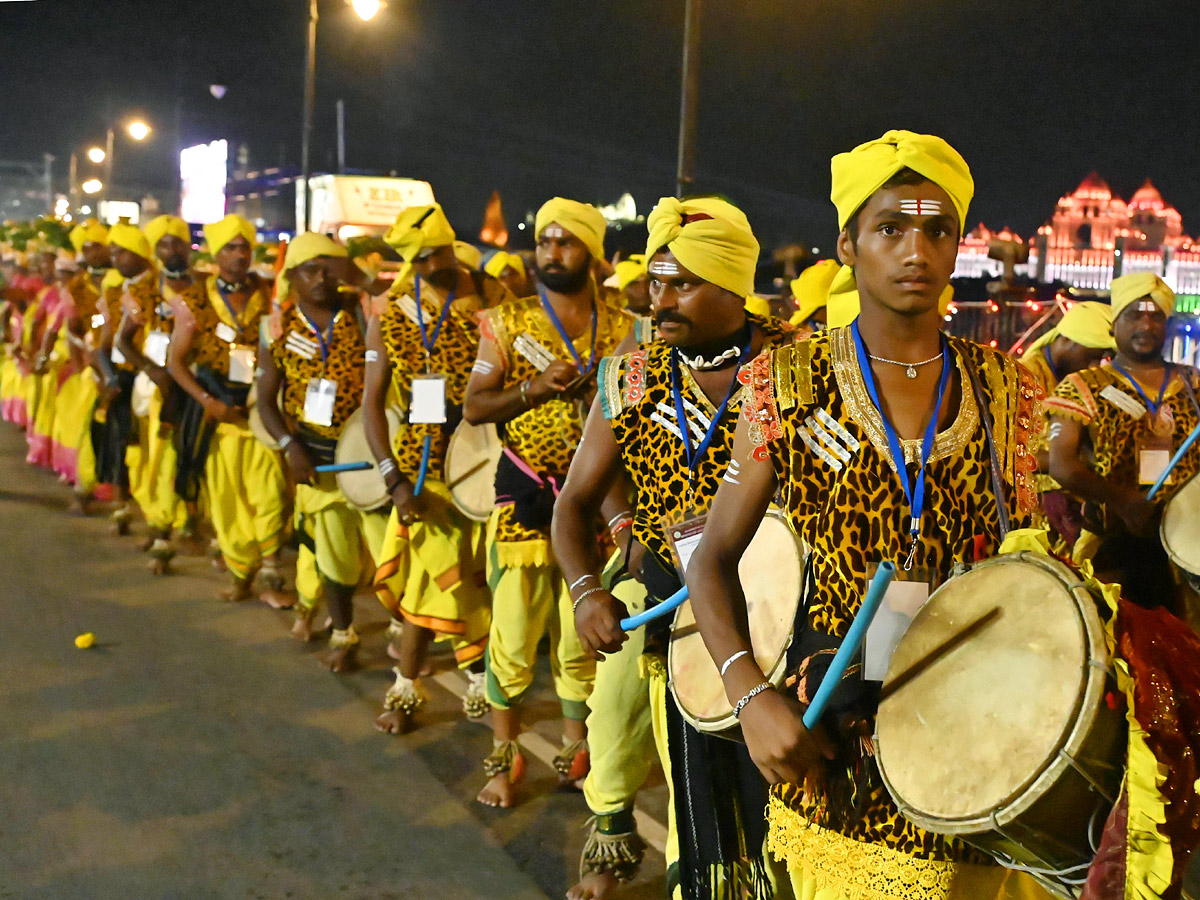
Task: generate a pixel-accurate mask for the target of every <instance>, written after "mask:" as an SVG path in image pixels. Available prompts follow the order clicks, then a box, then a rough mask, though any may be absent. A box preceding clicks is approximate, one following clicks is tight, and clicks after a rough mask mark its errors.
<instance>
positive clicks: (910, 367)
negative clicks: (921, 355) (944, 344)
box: [867, 350, 946, 378]
mask: <svg viewBox="0 0 1200 900" xmlns="http://www.w3.org/2000/svg"><path fill="white" fill-rule="evenodd" d="M945 352H946V351H945V350H943V351H942V352H941V353H939V354H938V355H937V356H931V357H929V359H926V360H923V361H921V362H915V363H906V362H900V360H898V359H884V358H883V357H882V356H876V355H875V354H873V353H868V354H867V356H869V357H871V359H873V360H874V361H875V362H881V363H887V364H888V365H889V366H904V374H905V375H907V376H908V377H909V378H916V377H917V369H919V368H921V366H927V365H929V364H930V363H933V362H937V361H938V360H939V359H941V358H942V354H943V353H945Z"/></svg>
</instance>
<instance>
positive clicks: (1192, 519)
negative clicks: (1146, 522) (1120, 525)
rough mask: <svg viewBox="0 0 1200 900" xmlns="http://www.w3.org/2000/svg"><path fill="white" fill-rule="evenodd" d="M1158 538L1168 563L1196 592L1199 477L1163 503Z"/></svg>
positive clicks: (1199, 582)
mask: <svg viewBox="0 0 1200 900" xmlns="http://www.w3.org/2000/svg"><path fill="white" fill-rule="evenodd" d="M1158 535H1159V538H1160V539H1161V540H1162V545H1163V549H1164V550H1166V551H1167V556H1169V557H1170V558H1171V562H1173V563H1175V565H1176V566H1178V567H1179V569H1180V571H1181V572H1182V573H1183V577H1184V578H1185V579H1187V582H1188V584H1190V585H1191V586H1192V589H1193V590H1195V591H1198V592H1200V475H1198V476H1195V477H1193V478H1191V479H1190V480H1189V481H1188V482H1187V483H1186V484H1185V485H1184V486H1183V487H1181V488H1180V489H1179V490H1178V491H1176V492H1175V495H1174V496H1173V497H1172V498H1171V499H1170V500H1168V501H1167V505H1166V506H1165V507H1164V508H1163V515H1162V522H1161V523H1160V524H1159V526H1158Z"/></svg>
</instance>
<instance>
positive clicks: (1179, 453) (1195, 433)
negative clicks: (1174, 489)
mask: <svg viewBox="0 0 1200 900" xmlns="http://www.w3.org/2000/svg"><path fill="white" fill-rule="evenodd" d="M1197 438H1200V425H1197V426H1196V427H1195V428H1193V429H1192V433H1191V434H1189V435H1188V436H1187V439H1186V440H1184V442H1183V444H1182V445H1181V446H1180V448H1179V449H1178V450H1176V451H1175V455H1174V456H1172V457H1171V461H1170V462H1169V463H1167V467H1166V468H1165V469H1163V472H1162V474H1161V475H1159V476H1158V481H1156V482H1154V487H1152V488H1150V493H1148V494H1147V495H1146V499H1147V500H1153V499H1154V495H1155V494H1157V493H1158V489H1159V488H1160V487H1162V486H1163V485H1164V484H1166V483H1167V479H1168V478H1170V477H1171V470H1172V469H1174V468H1175V467H1176V466H1177V465H1179V461H1180V460H1181V459H1183V455H1184V454H1185V453H1187V452H1188V451H1189V450H1191V449H1192V444H1194V443H1196V439H1197Z"/></svg>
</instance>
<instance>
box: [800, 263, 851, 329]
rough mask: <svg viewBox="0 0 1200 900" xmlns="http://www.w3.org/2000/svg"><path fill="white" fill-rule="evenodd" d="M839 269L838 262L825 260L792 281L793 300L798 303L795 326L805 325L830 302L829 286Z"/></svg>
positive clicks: (814, 264)
mask: <svg viewBox="0 0 1200 900" xmlns="http://www.w3.org/2000/svg"><path fill="white" fill-rule="evenodd" d="M839 268H840V266H839V265H838V263H837V260H833V259H823V260H821V261H820V262H817V263H813V264H812V265H811V266H809V267H808V268H807V269H805V270H804V271H803V272H801V273H800V277H799V278H794V279H792V298H793V299H794V300H795V301H796V312H795V313H793V314H792V324H793V325H803V324H804V323H805V322H807V321H808V320H809V319H811V318H812V317H813V315H814V314H815V313H816V312H817V310H819V309H821V308H822V307H824V306H825V305H826V304H827V303H828V302H829V285H830V284H832V283H833V277H834V276H835V275H837V273H838V269H839Z"/></svg>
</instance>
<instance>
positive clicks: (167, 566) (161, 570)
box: [146, 557, 171, 575]
mask: <svg viewBox="0 0 1200 900" xmlns="http://www.w3.org/2000/svg"><path fill="white" fill-rule="evenodd" d="M146 568H148V569H149V570H150V574H151V575H170V574H171V561H170V560H169V559H161V558H159V557H151V559H150V562H149V563H148V564H147V566H146Z"/></svg>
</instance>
